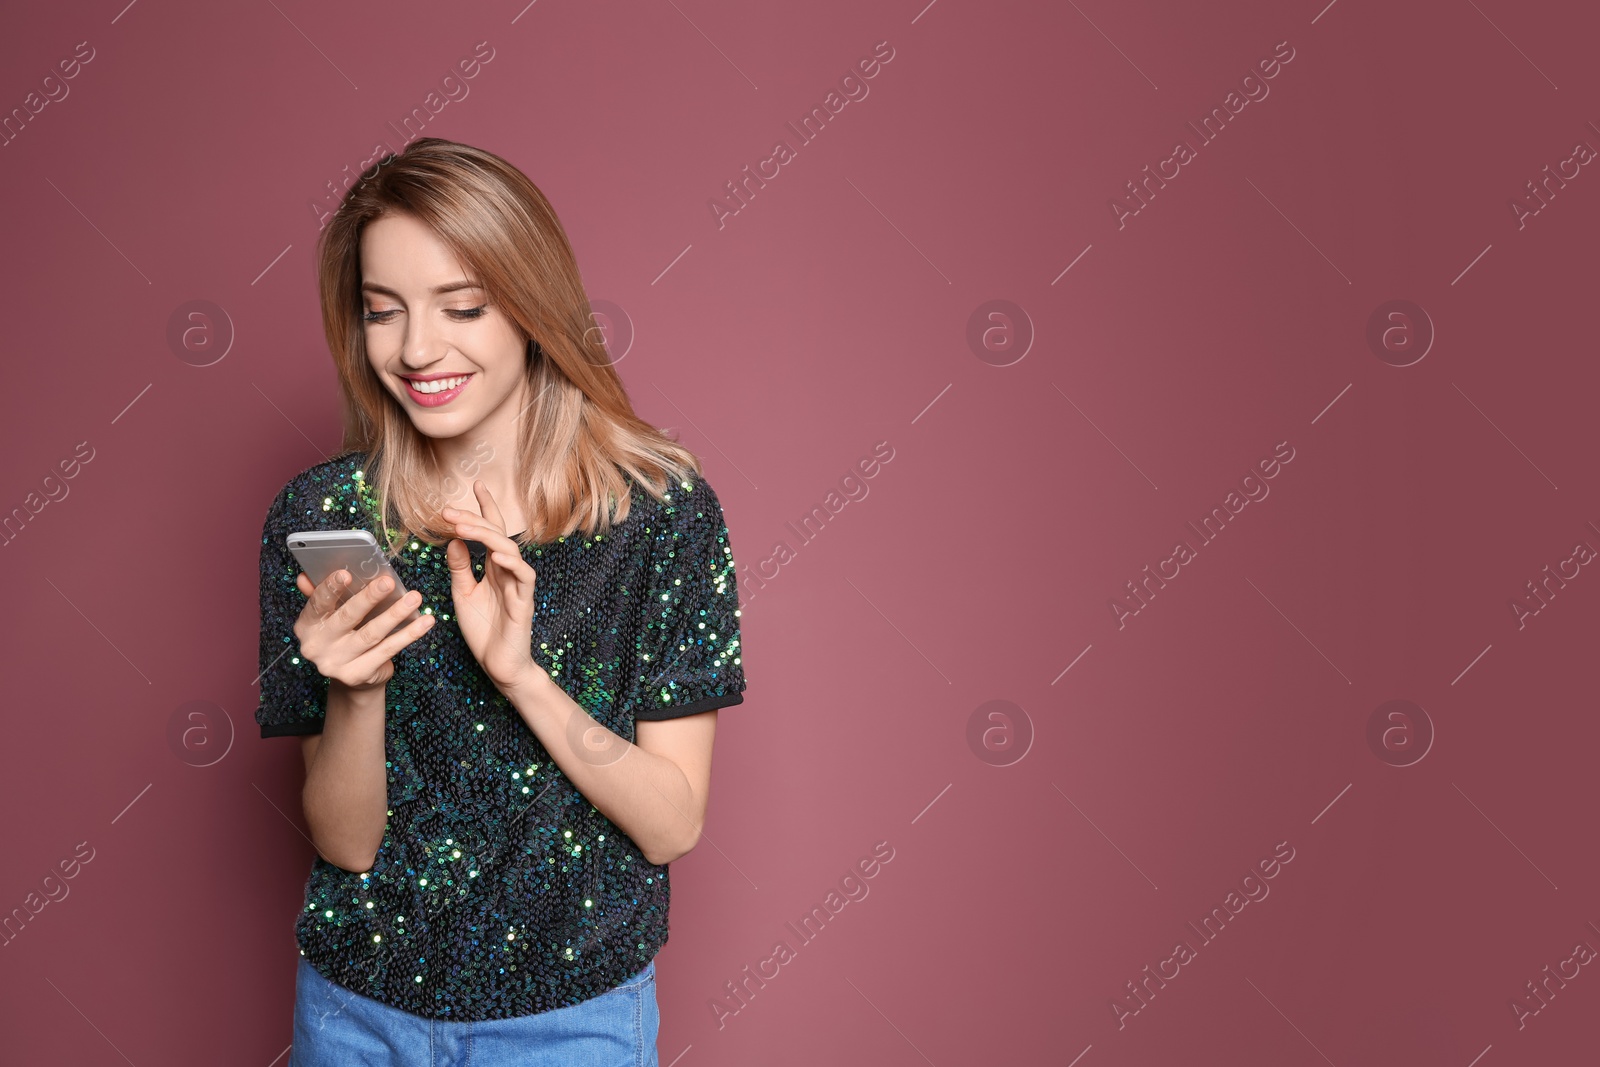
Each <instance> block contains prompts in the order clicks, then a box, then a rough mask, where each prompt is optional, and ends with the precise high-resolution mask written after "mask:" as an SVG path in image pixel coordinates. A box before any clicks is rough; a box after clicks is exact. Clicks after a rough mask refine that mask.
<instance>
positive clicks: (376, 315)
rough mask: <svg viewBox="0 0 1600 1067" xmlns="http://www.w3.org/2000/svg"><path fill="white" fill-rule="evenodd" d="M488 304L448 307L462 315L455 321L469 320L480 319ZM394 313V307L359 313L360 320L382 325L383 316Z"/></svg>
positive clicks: (453, 313)
mask: <svg viewBox="0 0 1600 1067" xmlns="http://www.w3.org/2000/svg"><path fill="white" fill-rule="evenodd" d="M488 306H489V305H488V304H479V305H478V306H477V307H475V308H452V309H450V312H449V313H450V314H451V315H457V316H464V317H462V318H458V319H457V320H456V321H457V322H471V321H472V320H473V319H481V318H482V317H483V312H484V309H485V308H487V307H488ZM395 313H396V309H394V308H390V309H389V310H388V311H363V312H362V313H361V321H362V322H375V323H377V324H378V325H380V326H382V325H384V324H385V322H386V320H385V319H384V316H385V315H393V314H395Z"/></svg>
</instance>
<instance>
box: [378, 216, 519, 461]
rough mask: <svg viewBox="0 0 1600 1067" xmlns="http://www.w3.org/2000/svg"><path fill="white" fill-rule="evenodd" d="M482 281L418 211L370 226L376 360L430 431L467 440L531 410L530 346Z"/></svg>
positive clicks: (381, 375) (388, 383)
mask: <svg viewBox="0 0 1600 1067" xmlns="http://www.w3.org/2000/svg"><path fill="white" fill-rule="evenodd" d="M477 281H478V279H476V278H472V277H469V276H468V274H467V272H466V271H465V270H464V269H463V268H462V267H461V265H460V264H459V263H458V262H457V261H456V258H455V256H454V255H452V254H451V252H450V250H449V249H448V248H446V247H445V245H444V244H443V243H442V242H441V241H440V240H439V239H438V238H437V237H436V236H434V233H433V231H432V230H430V229H428V228H427V227H426V226H424V225H423V224H422V223H421V222H419V221H417V220H416V219H415V218H413V217H411V216H410V215H404V214H398V213H391V214H388V215H385V216H383V217H382V218H379V219H376V220H374V221H372V222H370V223H368V224H367V226H366V228H365V229H364V230H363V231H362V234H361V299H362V310H363V319H364V320H365V321H364V325H363V327H362V328H363V329H364V330H365V332H366V341H367V359H368V361H369V362H370V363H371V364H372V369H373V372H374V373H376V374H377V376H378V380H379V381H381V382H383V386H384V388H385V389H387V390H389V392H390V393H391V394H392V395H393V396H394V397H395V399H397V400H398V401H399V402H400V406H401V407H403V408H405V410H406V414H408V415H410V416H411V422H412V424H413V425H415V426H416V428H417V429H418V430H419V431H421V432H422V433H423V434H425V435H427V436H428V437H432V438H451V437H459V436H461V435H462V434H465V433H469V432H471V431H473V430H476V429H478V428H479V427H483V426H484V423H485V420H488V419H490V417H491V416H494V415H496V414H497V413H498V414H499V415H500V418H506V417H507V416H508V415H509V419H510V420H513V421H514V419H515V417H516V415H517V413H518V412H520V410H521V404H522V396H523V392H524V390H523V384H524V377H523V375H524V371H525V365H526V360H527V342H526V341H524V340H523V339H522V336H521V334H520V332H519V331H518V329H517V326H516V324H515V323H513V322H512V321H511V320H510V319H508V318H506V317H505V315H503V314H502V313H501V312H500V311H499V310H498V309H497V308H496V307H495V306H494V305H493V304H490V303H488V293H487V292H485V291H484V290H483V289H481V288H478V287H477V285H476V283H477ZM500 418H497V419H495V420H494V421H495V422H499V421H500ZM484 428H485V429H487V427H484Z"/></svg>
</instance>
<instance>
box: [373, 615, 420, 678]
mask: <svg viewBox="0 0 1600 1067" xmlns="http://www.w3.org/2000/svg"><path fill="white" fill-rule="evenodd" d="M437 619H438V616H437V615H423V616H422V617H421V618H420V619H413V620H412V621H411V622H410V623H409V624H407V625H405V626H402V627H401V628H400V629H398V630H396V631H395V632H394V633H392V634H390V635H389V636H388V637H385V638H384V639H383V640H382V641H379V642H378V643H377V644H376V645H374V646H372V647H371V648H369V649H368V650H367V651H366V652H363V653H362V654H361V655H360V656H359V657H357V658H356V660H355V661H354V662H355V663H358V664H360V665H361V668H362V669H365V668H366V667H367V666H368V665H369V663H370V666H371V668H372V669H374V670H376V669H377V666H378V664H380V663H383V662H385V661H386V660H391V659H393V658H394V655H395V653H397V652H399V651H400V650H401V649H402V648H405V647H406V646H407V645H409V644H410V643H411V642H413V641H415V640H416V639H417V638H419V637H421V636H422V635H423V634H425V633H427V632H428V631H429V630H431V629H433V624H434V622H435V621H436V620H437Z"/></svg>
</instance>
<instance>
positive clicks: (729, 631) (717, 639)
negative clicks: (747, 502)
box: [629, 480, 745, 722]
mask: <svg viewBox="0 0 1600 1067" xmlns="http://www.w3.org/2000/svg"><path fill="white" fill-rule="evenodd" d="M652 537H653V546H652V550H651V556H650V559H651V563H650V571H649V574H648V576H647V580H646V583H645V589H646V593H645V603H644V604H643V605H642V610H643V613H644V619H643V624H642V626H641V628H640V631H639V640H638V659H637V662H636V664H635V668H636V671H635V676H634V682H635V685H634V688H635V692H634V693H633V694H632V697H633V699H632V700H630V701H629V704H630V705H631V706H632V707H633V709H634V718H635V720H637V721H641V722H653V721H658V720H661V719H676V718H680V717H682V716H685V715H694V714H697V713H699V712H702V711H711V710H712V709H714V708H726V707H732V706H733V705H735V704H740V703H743V701H744V687H745V682H744V667H743V665H742V663H741V659H742V649H741V647H740V642H739V590H738V584H737V581H736V579H735V577H734V561H733V547H732V545H731V544H730V543H729V538H728V526H727V523H726V522H725V521H724V518H723V514H722V505H721V503H720V502H719V501H718V500H717V496H716V494H715V493H714V492H712V490H711V486H710V485H709V484H707V483H706V482H705V481H704V480H697V481H695V482H693V483H691V487H690V488H685V487H684V485H683V484H682V483H678V484H674V485H673V486H672V487H671V489H670V491H669V492H668V499H667V500H666V501H663V503H662V514H661V517H660V520H659V521H658V522H657V523H655V524H653V530H652Z"/></svg>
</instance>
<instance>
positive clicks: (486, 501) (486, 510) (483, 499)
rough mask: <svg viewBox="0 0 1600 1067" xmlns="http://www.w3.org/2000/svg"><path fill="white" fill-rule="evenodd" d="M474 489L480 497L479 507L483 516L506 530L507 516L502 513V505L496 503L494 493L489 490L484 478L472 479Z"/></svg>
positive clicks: (496, 526) (498, 527)
mask: <svg viewBox="0 0 1600 1067" xmlns="http://www.w3.org/2000/svg"><path fill="white" fill-rule="evenodd" d="M472 491H473V493H475V494H476V495H477V497H478V508H479V509H480V510H481V511H482V512H483V517H484V518H486V519H488V520H489V521H490V522H491V523H493V524H494V526H495V528H496V529H498V530H504V529H505V528H506V517H505V516H504V515H502V514H501V513H500V505H499V504H497V503H495V500H494V494H492V493H490V492H489V487H488V486H487V485H484V484H483V479H482V478H474V479H473V480H472Z"/></svg>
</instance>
